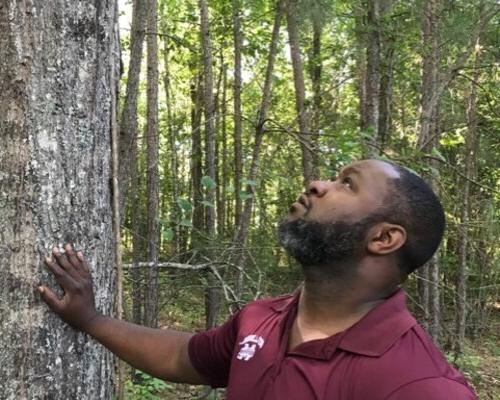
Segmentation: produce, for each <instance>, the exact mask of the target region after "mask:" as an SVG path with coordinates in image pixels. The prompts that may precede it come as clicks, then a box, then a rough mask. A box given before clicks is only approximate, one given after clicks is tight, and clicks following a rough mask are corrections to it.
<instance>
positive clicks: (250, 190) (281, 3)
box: [233, 0, 285, 299]
mask: <svg viewBox="0 0 500 400" xmlns="http://www.w3.org/2000/svg"><path fill="white" fill-rule="evenodd" d="M284 13H285V0H278V2H277V8H276V14H275V17H274V25H273V32H272V36H271V44H270V46H269V55H268V59H267V68H266V77H265V82H264V89H263V92H262V101H261V104H260V108H259V113H258V115H257V124H256V126H255V142H254V147H253V153H252V162H251V165H250V171H249V173H248V179H249V181H255V179H256V177H257V173H258V170H259V157H260V152H261V145H262V138H263V136H264V133H265V128H264V124H265V122H266V119H267V113H268V111H269V106H270V104H271V95H272V77H273V71H274V63H275V61H276V54H277V50H278V42H279V33H280V26H281V19H282V18H283V15H284ZM253 195H254V185H247V187H246V200H245V204H244V209H243V215H242V218H241V224H240V226H239V227H238V229H237V231H236V235H235V238H234V241H233V248H234V250H235V252H236V260H237V261H236V265H238V267H239V269H238V272H237V276H236V289H235V293H236V297H237V298H238V299H239V298H240V297H241V294H242V292H243V277H244V270H245V251H244V247H245V244H246V241H247V237H248V230H249V227H250V220H251V217H252V208H253V201H254V197H253Z"/></svg>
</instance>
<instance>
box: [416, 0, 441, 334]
mask: <svg viewBox="0 0 500 400" xmlns="http://www.w3.org/2000/svg"><path fill="white" fill-rule="evenodd" d="M440 8H441V5H440V0H426V2H425V3H424V8H423V14H422V42H423V47H424V54H423V56H422V88H421V99H420V103H421V104H420V106H421V111H420V125H419V136H418V146H419V148H420V149H423V150H424V151H425V152H427V153H430V152H431V151H432V149H433V148H435V147H436V146H437V144H438V143H439V142H438V140H439V138H438V135H439V130H438V129H437V118H438V112H437V110H438V108H437V105H438V103H435V102H434V101H433V99H432V95H433V93H434V92H435V91H436V90H437V88H438V85H439V81H438V77H439V70H438V67H439V57H440V53H439V19H438V18H439V17H438V16H439V10H440ZM435 167H438V166H437V165H435ZM426 180H427V181H428V182H429V183H430V184H431V185H432V184H433V181H434V178H433V177H432V176H427V177H426ZM433 261H436V260H431V261H430V262H429V263H427V264H426V265H425V266H423V267H422V268H421V269H420V271H418V272H417V274H418V276H420V279H419V281H418V284H419V294H420V304H421V306H422V308H423V313H424V316H423V317H424V318H423V324H424V326H425V327H427V328H428V327H429V319H430V301H429V299H430V297H432V298H438V295H435V296H434V295H431V294H430V293H429V291H430V290H433V288H436V287H438V286H437V284H438V283H437V282H432V281H431V277H432V276H433V275H432V272H431V269H432V268H436V265H437V264H435V263H433ZM435 339H437V338H435Z"/></svg>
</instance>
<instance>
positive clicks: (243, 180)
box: [241, 179, 257, 186]
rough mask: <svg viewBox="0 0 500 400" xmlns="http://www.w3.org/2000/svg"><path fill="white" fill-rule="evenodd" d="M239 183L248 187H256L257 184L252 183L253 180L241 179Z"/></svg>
mask: <svg viewBox="0 0 500 400" xmlns="http://www.w3.org/2000/svg"><path fill="white" fill-rule="evenodd" d="M241 183H242V184H243V185H249V186H255V185H257V182H256V181H254V180H253V179H242V180H241Z"/></svg>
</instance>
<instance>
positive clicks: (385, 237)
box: [366, 222, 406, 255]
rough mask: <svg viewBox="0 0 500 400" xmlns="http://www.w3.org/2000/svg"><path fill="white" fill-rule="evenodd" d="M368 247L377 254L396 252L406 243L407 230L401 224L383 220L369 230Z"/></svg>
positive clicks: (369, 250)
mask: <svg viewBox="0 0 500 400" xmlns="http://www.w3.org/2000/svg"><path fill="white" fill-rule="evenodd" d="M367 239H368V242H367V244H366V249H367V251H368V252H369V253H371V254H375V255H386V254H390V253H393V252H395V251H396V250H398V249H399V248H401V246H403V245H404V244H405V243H406V230H405V228H403V227H402V226H401V225H395V224H389V223H387V222H382V223H380V224H377V225H375V226H374V227H373V228H372V229H370V231H369V232H368V236H367Z"/></svg>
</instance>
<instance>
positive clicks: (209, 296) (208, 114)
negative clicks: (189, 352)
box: [198, 0, 219, 328]
mask: <svg viewBox="0 0 500 400" xmlns="http://www.w3.org/2000/svg"><path fill="white" fill-rule="evenodd" d="M198 4H199V8H200V25H201V42H202V53H203V83H204V97H203V100H204V101H203V105H204V111H205V176H207V177H208V178H210V180H211V181H212V182H215V163H216V160H215V102H214V88H213V86H214V84H213V81H214V80H213V69H212V60H213V57H212V40H211V38H210V32H209V15H208V5H207V1H206V0H199V2H198ZM205 200H206V201H208V202H209V203H211V204H212V205H215V185H213V186H208V187H206V188H205ZM205 234H206V236H207V238H208V240H213V239H214V237H215V207H205ZM211 256H212V255H211V254H208V257H209V258H210V257H211ZM207 280H208V285H207V288H206V289H205V307H206V327H207V328H212V327H213V326H215V324H216V317H217V312H218V307H219V295H218V289H217V288H216V287H215V283H214V282H213V277H212V276H211V274H209V275H208V279H207Z"/></svg>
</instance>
